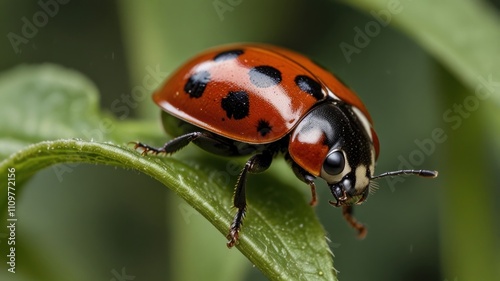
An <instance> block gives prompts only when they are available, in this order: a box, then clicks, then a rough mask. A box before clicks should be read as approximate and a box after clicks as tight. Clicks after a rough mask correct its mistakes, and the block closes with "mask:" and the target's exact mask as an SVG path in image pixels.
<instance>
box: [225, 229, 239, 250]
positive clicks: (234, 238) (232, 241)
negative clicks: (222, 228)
mask: <svg viewBox="0 0 500 281" xmlns="http://www.w3.org/2000/svg"><path fill="white" fill-rule="evenodd" d="M226 238H227V239H228V240H229V241H227V243H226V245H227V247H228V248H229V249H231V248H232V247H234V245H236V244H237V243H238V238H239V231H238V230H236V229H231V231H230V232H229V234H228V235H227V236H226Z"/></svg>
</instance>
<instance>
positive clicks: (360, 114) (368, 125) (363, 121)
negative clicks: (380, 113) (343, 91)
mask: <svg viewBox="0 0 500 281" xmlns="http://www.w3.org/2000/svg"><path fill="white" fill-rule="evenodd" d="M351 108H352V111H354V113H355V114H356V116H357V117H358V120H359V121H360V122H361V124H362V125H363V128H365V132H366V133H367V134H368V136H370V140H371V141H372V142H373V136H372V130H371V128H372V124H371V123H370V121H368V118H366V116H365V115H364V114H363V112H361V110H359V109H358V108H357V107H355V106H351Z"/></svg>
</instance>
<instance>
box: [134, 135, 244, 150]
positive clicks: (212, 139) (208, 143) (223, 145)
mask: <svg viewBox="0 0 500 281" xmlns="http://www.w3.org/2000/svg"><path fill="white" fill-rule="evenodd" d="M191 142H193V143H195V144H196V145H198V146H200V147H202V148H204V149H205V150H208V151H211V152H213V153H216V154H220V155H233V154H234V152H233V150H235V149H236V148H235V147H234V145H232V144H231V143H228V142H225V141H224V139H222V138H217V137H216V136H214V135H212V134H211V133H209V132H191V133H187V134H185V135H182V136H179V137H176V138H174V139H172V140H170V141H168V142H167V143H165V144H164V145H163V146H162V147H160V148H155V147H152V146H149V145H147V144H143V143H140V142H135V143H134V144H135V145H134V149H136V150H140V151H141V153H142V154H143V155H146V154H154V155H157V154H160V153H165V154H172V153H175V152H177V151H178V150H180V149H182V148H183V147H185V146H186V145H188V144H189V143H191Z"/></svg>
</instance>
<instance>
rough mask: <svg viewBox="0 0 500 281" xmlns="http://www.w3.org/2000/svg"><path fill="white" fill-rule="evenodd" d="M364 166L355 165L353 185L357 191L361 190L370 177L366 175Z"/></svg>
mask: <svg viewBox="0 0 500 281" xmlns="http://www.w3.org/2000/svg"><path fill="white" fill-rule="evenodd" d="M366 169H367V168H366V166H365V165H359V166H358V167H356V171H355V175H356V186H355V187H354V188H355V189H356V190H357V191H363V190H365V188H366V187H368V184H369V183H370V178H368V177H367V176H366Z"/></svg>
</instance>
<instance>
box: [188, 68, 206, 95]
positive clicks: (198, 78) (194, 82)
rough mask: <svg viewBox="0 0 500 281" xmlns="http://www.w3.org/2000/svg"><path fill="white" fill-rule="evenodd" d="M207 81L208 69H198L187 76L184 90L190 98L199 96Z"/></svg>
mask: <svg viewBox="0 0 500 281" xmlns="http://www.w3.org/2000/svg"><path fill="white" fill-rule="evenodd" d="M208 82H210V73H209V72H208V71H200V72H196V73H195V74H193V75H191V77H189V79H188V81H187V82H186V85H184V92H186V94H188V95H189V96H190V97H191V98H199V97H201V96H202V95H203V92H204V91H205V88H206V87H207V84H208Z"/></svg>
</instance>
